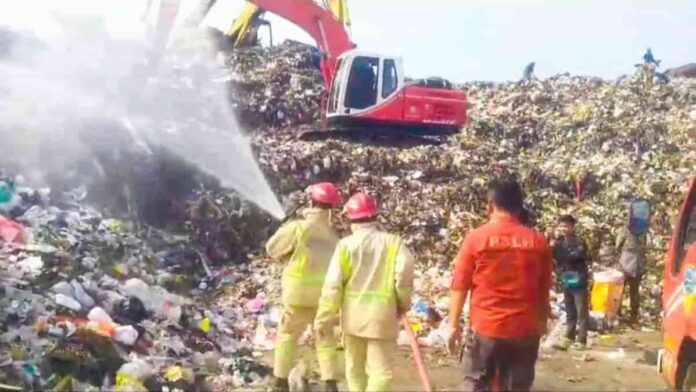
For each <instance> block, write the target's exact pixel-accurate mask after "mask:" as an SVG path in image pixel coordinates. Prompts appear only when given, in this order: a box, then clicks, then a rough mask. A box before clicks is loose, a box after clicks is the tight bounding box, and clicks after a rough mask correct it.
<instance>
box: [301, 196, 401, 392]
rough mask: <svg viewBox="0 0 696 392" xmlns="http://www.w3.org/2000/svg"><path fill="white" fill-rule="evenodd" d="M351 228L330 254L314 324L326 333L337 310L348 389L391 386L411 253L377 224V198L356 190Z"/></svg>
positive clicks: (347, 209)
mask: <svg viewBox="0 0 696 392" xmlns="http://www.w3.org/2000/svg"><path fill="white" fill-rule="evenodd" d="M345 213H346V216H347V217H348V219H350V221H351V231H352V234H351V235H350V236H348V237H346V238H344V239H342V240H341V241H340V242H339V243H338V245H337V247H336V252H335V253H334V255H333V258H332V259H331V264H330V266H329V271H328V272H327V274H326V281H325V282H324V288H323V289H322V292H321V299H320V300H319V311H318V313H317V318H316V320H315V322H314V329H315V331H316V333H318V334H320V335H324V334H328V333H330V330H329V329H330V326H331V324H332V323H331V320H332V319H334V318H335V317H336V316H337V315H338V314H339V312H340V318H341V320H340V321H341V329H342V331H343V334H344V346H345V355H346V380H347V382H348V390H350V391H351V392H357V391H386V390H389V389H390V387H391V380H392V368H393V365H394V358H393V355H394V353H395V352H396V350H397V345H396V338H397V335H398V329H399V328H398V323H399V321H398V320H399V318H400V317H401V316H402V315H403V314H405V313H406V312H407V311H408V309H409V308H410V306H411V293H412V291H413V256H412V255H411V252H410V251H409V250H408V248H406V245H405V244H404V241H403V240H402V239H401V238H399V236H397V235H394V234H390V233H386V232H384V231H382V230H381V228H380V227H379V226H378V223H377V221H376V219H377V215H378V211H377V204H376V202H375V199H373V198H372V197H371V196H369V195H368V194H366V193H358V194H356V195H354V196H353V197H352V198H351V199H350V200H349V201H348V202H347V203H346V206H345Z"/></svg>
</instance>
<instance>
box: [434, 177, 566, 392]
mask: <svg viewBox="0 0 696 392" xmlns="http://www.w3.org/2000/svg"><path fill="white" fill-rule="evenodd" d="M522 208H523V192H522V189H521V188H520V185H519V184H518V183H517V182H515V181H511V180H509V181H505V182H500V183H496V184H493V185H492V186H490V187H489V191H488V213H489V215H490V219H489V221H488V223H486V224H484V225H483V226H481V227H479V228H477V229H475V230H473V231H471V232H469V234H467V236H466V237H465V238H464V241H463V242H462V244H461V248H460V250H459V254H458V255H457V257H456V259H455V260H454V275H453V277H452V286H451V291H450V319H449V332H448V348H449V350H450V353H455V352H456V348H457V345H458V343H459V342H460V339H461V324H460V319H461V315H462V308H463V306H464V302H465V301H466V297H467V293H468V292H469V290H471V306H470V312H469V319H470V320H469V321H470V330H471V334H470V335H469V336H467V343H466V346H465V347H466V351H465V356H464V384H465V385H464V386H463V388H462V389H465V390H473V391H482V390H491V387H492V384H493V380H494V379H495V378H496V377H497V380H498V386H499V388H500V390H505V391H510V390H515V391H517V390H520V391H528V390H529V389H530V388H531V386H532V383H533V382H534V367H535V364H536V360H537V353H538V350H539V340H540V337H541V336H542V335H543V334H544V333H545V332H546V322H547V318H548V317H549V315H550V306H549V290H550V289H551V285H552V262H551V250H550V249H549V247H548V245H547V243H546V239H545V237H544V236H543V235H541V234H540V233H538V232H537V231H536V230H534V229H531V228H528V227H525V226H524V225H523V224H522V223H521V222H520V221H519V219H518V217H517V216H518V215H519V213H520V211H521V209H522Z"/></svg>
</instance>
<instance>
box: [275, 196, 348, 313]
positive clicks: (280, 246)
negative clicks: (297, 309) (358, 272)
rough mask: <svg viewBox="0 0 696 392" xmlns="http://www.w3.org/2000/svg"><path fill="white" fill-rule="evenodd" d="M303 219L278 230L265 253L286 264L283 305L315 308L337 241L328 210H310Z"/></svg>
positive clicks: (304, 213)
mask: <svg viewBox="0 0 696 392" xmlns="http://www.w3.org/2000/svg"><path fill="white" fill-rule="evenodd" d="M303 216H304V219H301V220H296V221H290V222H288V223H286V224H284V225H283V226H281V227H280V229H278V231H277V232H276V233H275V234H274V235H273V237H271V239H270V240H268V243H267V244H266V252H267V253H268V255H269V256H270V257H272V258H274V259H276V260H280V261H287V262H288V265H287V266H286V267H285V270H284V271H283V282H282V285H283V296H282V302H283V305H286V306H304V307H316V306H317V304H318V302H319V296H320V294H321V287H322V285H323V284H324V276H325V275H326V270H327V269H328V267H329V261H330V260H331V255H332V254H333V252H334V249H335V248H336V243H337V242H338V240H339V238H338V234H336V232H335V231H334V229H333V228H332V227H331V224H330V221H329V211H328V210H323V209H317V208H310V209H307V210H305V211H303Z"/></svg>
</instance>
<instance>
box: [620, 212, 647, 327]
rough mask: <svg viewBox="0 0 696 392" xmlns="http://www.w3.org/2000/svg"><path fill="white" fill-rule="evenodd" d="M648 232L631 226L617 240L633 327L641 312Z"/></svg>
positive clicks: (621, 232) (622, 231) (623, 230)
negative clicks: (641, 291)
mask: <svg viewBox="0 0 696 392" xmlns="http://www.w3.org/2000/svg"><path fill="white" fill-rule="evenodd" d="M646 248H647V230H645V231H642V232H640V230H638V229H637V228H636V229H632V228H631V227H630V224H629V225H627V226H625V227H624V228H622V229H621V231H620V232H619V235H618V236H617V238H616V251H617V252H619V253H620V256H619V267H620V269H621V272H623V274H624V278H625V281H626V283H627V285H628V292H629V296H630V300H631V316H630V317H631V318H630V320H629V322H630V324H631V325H635V324H636V323H637V322H638V311H639V310H640V283H641V280H642V279H643V274H644V273H645V263H646Z"/></svg>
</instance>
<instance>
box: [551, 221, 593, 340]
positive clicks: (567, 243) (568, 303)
mask: <svg viewBox="0 0 696 392" xmlns="http://www.w3.org/2000/svg"><path fill="white" fill-rule="evenodd" d="M576 223H577V221H576V220H575V218H574V217H573V216H571V215H564V216H562V217H560V218H559V220H558V237H557V238H554V239H553V241H552V248H553V260H554V262H555V267H556V268H555V269H556V277H557V279H558V280H559V281H560V282H559V283H560V286H561V287H562V288H563V302H564V304H565V310H566V336H565V337H566V341H565V342H564V344H563V346H564V348H565V347H567V346H568V345H569V344H573V347H574V348H576V349H584V348H585V346H586V345H587V323H588V318H589V311H588V308H589V306H588V302H589V301H588V293H587V289H588V281H589V274H590V273H589V267H588V266H589V265H590V256H589V252H588V250H587V245H586V244H585V242H584V241H583V240H582V239H580V238H579V237H578V236H577V234H576V232H575V225H576Z"/></svg>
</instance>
